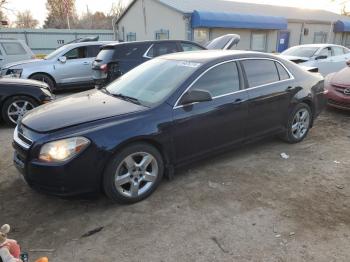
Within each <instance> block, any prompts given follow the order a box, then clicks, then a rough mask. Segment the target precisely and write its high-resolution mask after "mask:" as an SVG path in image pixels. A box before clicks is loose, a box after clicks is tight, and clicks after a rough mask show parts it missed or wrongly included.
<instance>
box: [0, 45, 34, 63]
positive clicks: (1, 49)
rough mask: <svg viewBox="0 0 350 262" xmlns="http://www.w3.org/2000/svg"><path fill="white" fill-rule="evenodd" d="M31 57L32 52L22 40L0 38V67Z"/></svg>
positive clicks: (32, 55) (32, 56)
mask: <svg viewBox="0 0 350 262" xmlns="http://www.w3.org/2000/svg"><path fill="white" fill-rule="evenodd" d="M33 58H35V55H34V53H33V52H32V50H31V49H30V48H29V47H28V46H27V45H26V44H25V43H24V42H23V41H22V40H18V39H7V38H6V39H5V38H0V68H2V67H3V66H4V65H5V64H8V63H13V62H18V61H22V60H28V59H33Z"/></svg>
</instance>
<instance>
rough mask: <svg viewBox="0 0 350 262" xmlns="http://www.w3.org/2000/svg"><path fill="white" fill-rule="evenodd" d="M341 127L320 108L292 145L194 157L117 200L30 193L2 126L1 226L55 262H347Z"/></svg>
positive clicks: (348, 146)
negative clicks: (153, 184)
mask: <svg viewBox="0 0 350 262" xmlns="http://www.w3.org/2000/svg"><path fill="white" fill-rule="evenodd" d="M349 130H350V113H344V112H341V111H336V110H327V111H326V112H324V113H323V114H322V115H321V116H320V118H319V119H318V120H317V122H316V123H315V127H314V128H313V129H312V130H311V132H310V133H309V136H308V138H307V139H306V140H305V141H304V142H302V143H300V144H297V145H288V144H285V143H283V142H281V141H280V140H278V139H275V138H272V139H268V140H264V141H261V142H258V143H256V144H254V145H249V146H245V147H244V148H241V149H237V150H235V151H232V152H230V153H226V154H223V155H220V156H217V157H215V158H211V159H208V160H205V161H201V162H198V163H196V164H194V165H192V166H189V167H187V168H184V169H182V170H178V171H177V172H176V176H175V178H174V180H172V181H167V180H164V182H163V183H162V184H161V186H160V187H159V189H158V190H157V191H156V192H155V193H154V194H153V195H152V196H151V197H150V198H148V199H147V200H145V201H143V202H141V203H138V204H135V205H130V206H120V205H115V204H112V203H110V201H109V200H108V199H106V198H105V197H104V196H100V197H98V198H97V199H96V198H93V199H81V198H78V199H76V198H75V199H60V198H55V197H49V196H46V195H41V194H38V193H36V192H34V191H32V190H31V189H30V188H28V186H27V185H25V183H24V182H23V181H22V180H21V178H20V176H19V174H18V173H17V171H16V170H15V168H14V167H13V165H12V148H11V141H12V132H13V130H12V129H10V128H6V127H4V126H3V125H2V127H0V145H1V148H0V223H10V224H11V225H12V226H13V228H14V232H13V233H12V234H11V237H12V238H15V239H17V240H18V241H19V242H20V244H21V245H22V249H24V250H27V251H31V250H34V251H35V249H54V250H53V252H42V253H40V252H29V253H30V257H32V258H33V259H34V258H36V257H38V256H41V255H47V256H48V257H49V258H50V261H54V262H56V261H58V262H61V261H70V262H74V261H84V262H89V261H94V262H98V261H101V262H102V261H103V262H109V261H111V262H112V261H118V262H119V261H128V262H130V261H269V262H270V261H271V262H273V261H291V262H292V261H293V262H298V261H308V262H310V261H317V262H323V261H325V262H326V261H327V262H329V261H344V262H348V261H350V249H349V247H350V244H349V243H350V171H349V167H350V159H349V155H350V131H349ZM283 152H284V153H286V154H288V155H289V156H290V158H289V159H283V158H282V157H281V156H280V154H281V153H283ZM101 227H103V228H102V229H101ZM95 229H100V230H101V231H99V232H97V233H95V234H92V235H91V236H87V237H82V236H83V235H84V234H86V233H87V232H89V231H91V230H95Z"/></svg>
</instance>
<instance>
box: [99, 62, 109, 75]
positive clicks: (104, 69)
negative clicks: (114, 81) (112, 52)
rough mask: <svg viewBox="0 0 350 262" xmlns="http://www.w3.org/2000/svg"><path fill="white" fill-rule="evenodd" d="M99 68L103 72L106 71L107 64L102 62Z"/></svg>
mask: <svg viewBox="0 0 350 262" xmlns="http://www.w3.org/2000/svg"><path fill="white" fill-rule="evenodd" d="M100 70H101V71H102V72H103V73H106V74H107V73H108V65H107V64H103V65H101V66H100Z"/></svg>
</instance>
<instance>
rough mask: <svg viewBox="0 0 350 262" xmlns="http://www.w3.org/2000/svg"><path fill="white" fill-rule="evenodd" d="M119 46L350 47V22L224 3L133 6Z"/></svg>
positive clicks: (162, 0)
mask: <svg viewBox="0 0 350 262" xmlns="http://www.w3.org/2000/svg"><path fill="white" fill-rule="evenodd" d="M116 30H117V37H118V39H119V40H121V41H135V40H152V39H186V40H193V41H196V42H199V43H205V42H207V41H209V40H211V39H213V38H215V37H217V36H220V35H224V34H227V33H236V34H239V35H240V36H241V41H240V43H239V44H238V47H237V48H238V49H245V50H256V51H266V52H281V51H283V50H285V49H287V48H288V47H290V46H294V45H299V44H311V43H336V44H341V45H345V46H348V47H350V17H345V16H341V15H338V14H335V13H332V12H328V11H323V10H308V9H299V8H291V7H282V6H272V5H261V4H250V3H240V2H233V1H223V0H133V1H132V2H131V3H130V4H129V6H128V7H127V9H126V11H125V12H124V14H123V15H122V16H121V17H120V18H119V19H118V20H117V21H116Z"/></svg>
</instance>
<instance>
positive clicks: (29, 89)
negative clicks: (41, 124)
mask: <svg viewBox="0 0 350 262" xmlns="http://www.w3.org/2000/svg"><path fill="white" fill-rule="evenodd" d="M51 100H52V94H51V91H50V89H49V86H48V85H47V84H45V83H43V82H39V81H35V80H24V79H14V78H0V110H1V118H2V120H4V121H5V122H6V123H7V124H9V125H13V126H14V125H16V124H17V121H18V120H19V119H20V118H21V117H22V116H23V115H24V114H25V113H26V112H27V111H29V110H31V109H33V108H34V107H37V106H38V105H41V104H45V103H47V102H50V101H51Z"/></svg>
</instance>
